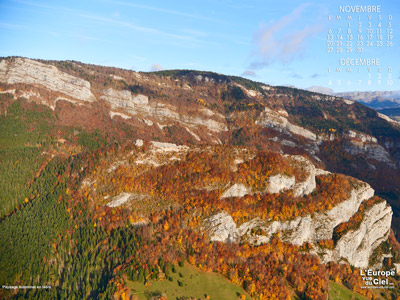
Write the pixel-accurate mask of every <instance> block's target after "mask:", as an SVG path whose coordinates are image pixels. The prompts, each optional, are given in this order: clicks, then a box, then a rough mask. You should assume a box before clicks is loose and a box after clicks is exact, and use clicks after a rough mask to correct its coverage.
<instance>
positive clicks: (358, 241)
mask: <svg viewBox="0 0 400 300" xmlns="http://www.w3.org/2000/svg"><path fill="white" fill-rule="evenodd" d="M373 195H374V190H373V189H372V188H371V187H370V186H369V185H368V184H366V183H362V182H360V186H359V187H358V188H356V189H354V190H353V191H352V192H351V196H350V197H349V199H347V200H345V201H343V202H341V203H339V204H338V205H336V206H335V207H333V208H332V209H330V210H327V211H323V212H317V213H314V214H312V215H306V216H301V217H297V218H296V219H294V220H288V221H272V220H261V219H259V218H255V219H252V220H250V221H248V222H246V223H244V224H242V225H241V226H239V227H238V226H237V225H236V223H235V222H234V220H233V218H232V217H231V216H230V215H229V214H228V213H227V212H225V211H223V212H221V213H218V214H216V215H213V216H211V217H210V218H208V219H207V220H206V221H205V225H204V228H205V230H206V231H207V232H208V234H209V236H210V238H211V240H213V241H222V242H240V241H242V240H247V241H249V242H250V243H252V244H255V245H259V244H263V243H268V242H269V241H270V239H271V238H272V236H273V235H274V234H277V233H279V234H280V238H281V239H282V240H283V241H284V242H287V243H292V244H295V245H302V244H303V243H305V242H308V243H311V244H312V245H314V247H315V248H316V249H318V251H315V253H316V254H319V255H320V257H321V259H322V260H323V261H324V262H328V261H331V260H334V261H341V260H343V259H345V260H347V261H348V262H349V263H350V264H352V265H354V266H356V267H366V266H367V265H368V260H369V257H370V255H371V254H372V252H373V250H374V249H375V248H376V247H377V246H378V245H379V244H380V243H381V242H383V241H385V240H386V239H387V237H388V234H389V230H390V225H391V219H392V210H391V207H390V206H388V205H387V204H386V201H384V200H382V202H379V203H377V204H375V205H373V206H372V207H370V208H369V209H368V210H367V211H366V212H365V216H364V218H363V221H362V223H361V225H360V227H359V228H358V229H357V230H353V231H349V232H347V233H346V234H344V235H343V236H342V237H341V238H340V239H339V240H338V241H337V244H336V247H335V248H334V249H333V250H328V249H320V248H319V246H318V245H317V242H318V241H319V240H328V239H332V237H333V232H334V229H335V227H336V226H337V225H339V224H340V223H343V222H347V221H348V220H349V219H350V218H351V217H352V216H353V215H354V214H355V213H356V212H357V211H358V209H359V207H360V204H361V203H362V202H363V201H364V200H367V199H370V198H371V197H372V196H373ZM253 229H255V231H259V230H261V231H262V232H263V234H262V235H257V234H254V231H253Z"/></svg>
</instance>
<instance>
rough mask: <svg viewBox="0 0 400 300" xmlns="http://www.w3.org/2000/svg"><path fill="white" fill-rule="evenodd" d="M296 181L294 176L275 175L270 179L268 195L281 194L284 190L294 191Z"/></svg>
mask: <svg viewBox="0 0 400 300" xmlns="http://www.w3.org/2000/svg"><path fill="white" fill-rule="evenodd" d="M295 183H296V180H295V178H294V176H286V175H282V174H278V175H274V176H271V177H270V178H269V182H268V186H267V189H266V192H267V193H271V194H272V193H280V192H281V191H283V190H288V189H292V188H293V186H294V184H295Z"/></svg>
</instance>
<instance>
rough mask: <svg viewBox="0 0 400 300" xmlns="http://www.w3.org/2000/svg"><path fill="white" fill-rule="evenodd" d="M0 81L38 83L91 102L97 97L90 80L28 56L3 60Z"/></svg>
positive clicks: (0, 64) (0, 68)
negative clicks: (91, 87)
mask: <svg viewBox="0 0 400 300" xmlns="http://www.w3.org/2000/svg"><path fill="white" fill-rule="evenodd" d="M0 81H1V82H4V83H8V84H13V83H25V84H38V85H41V86H43V87H45V88H48V89H49V90H52V91H54V92H60V93H63V94H65V95H67V96H69V97H72V98H75V99H79V100H82V101H88V102H91V101H94V100H95V99H96V98H95V96H94V95H93V93H92V91H91V89H90V83H89V82H88V81H86V80H83V79H81V78H78V77H74V76H71V75H69V74H66V73H64V72H61V71H60V70H58V69H57V68H56V67H54V66H51V65H47V64H44V63H40V62H37V61H34V60H31V59H27V58H15V59H14V60H5V59H4V60H2V61H1V62H0Z"/></svg>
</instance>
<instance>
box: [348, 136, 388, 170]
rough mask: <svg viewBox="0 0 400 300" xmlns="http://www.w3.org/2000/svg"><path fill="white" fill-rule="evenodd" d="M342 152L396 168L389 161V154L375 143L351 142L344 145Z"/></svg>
mask: <svg viewBox="0 0 400 300" xmlns="http://www.w3.org/2000/svg"><path fill="white" fill-rule="evenodd" d="M344 150H345V151H346V152H347V153H349V154H350V155H354V156H355V155H365V156H366V157H367V158H369V159H373V160H377V161H379V162H383V163H385V164H387V165H389V166H391V167H393V168H394V167H396V164H395V163H393V162H392V160H391V159H390V154H389V153H388V152H387V151H386V150H385V148H383V147H382V146H381V145H379V144H377V143H368V142H367V143H365V142H361V141H357V140H351V141H349V142H348V143H347V144H345V145H344Z"/></svg>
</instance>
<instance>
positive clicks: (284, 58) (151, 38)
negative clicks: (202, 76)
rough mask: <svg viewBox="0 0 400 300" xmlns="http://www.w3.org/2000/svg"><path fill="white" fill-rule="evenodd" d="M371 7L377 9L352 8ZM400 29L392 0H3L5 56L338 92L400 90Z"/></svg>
mask: <svg viewBox="0 0 400 300" xmlns="http://www.w3.org/2000/svg"><path fill="white" fill-rule="evenodd" d="M368 5H369V6H375V7H376V6H379V10H380V12H358V13H357V12H351V9H357V7H356V6H368ZM340 6H342V7H343V8H344V7H346V8H344V9H347V11H344V12H343V11H342V12H341V11H340ZM349 16H350V17H351V20H347V18H348V17H349ZM338 17H340V20H338V19H337V18H338ZM358 18H360V19H358ZM369 18H370V19H369ZM369 22H371V24H369ZM348 29H350V34H349V32H348V31H347V30H348ZM339 30H340V32H339ZM378 30H380V31H378ZM378 33H379V35H382V36H381V37H378ZM399 33H400V2H398V1H394V0H376V1H369V0H363V1H353V0H347V1H328V0H320V1H315V2H307V1H298V0H281V1H271V0H246V1H243V0H241V1H239V0H201V1H200V0H192V1H180V0H179V1H165V0H164V1H154V0H147V1H145V0H140V1H129V0H120V1H117V0H96V1H90V0H88V1H85V0H80V1H75V0H68V1H62V0H60V1H54V0H53V1H45V0H33V1H28V0H15V1H8V0H0V56H23V57H29V58H40V59H49V60H76V61H81V62H84V63H91V64H97V65H104V66H115V67H120V68H124V69H132V70H135V71H156V70H166V69H194V70H204V71H213V72H218V73H222V74H226V75H236V76H243V77H246V78H248V79H251V80H255V81H259V82H263V83H266V84H271V85H288V86H295V87H298V88H303V89H307V88H309V87H312V86H318V87H326V88H330V89H332V90H333V91H334V92H343V91H375V90H381V91H390V90H400V59H399V54H400V34H399ZM348 34H349V35H351V36H350V37H348V36H347V35H348ZM370 34H371V35H370ZM358 35H361V37H359V36H358ZM369 35H370V36H369ZM388 35H390V36H391V37H389V36H388ZM339 42H340V43H339ZM348 42H351V43H348ZM368 60H369V61H368ZM357 64H359V65H357ZM360 64H361V65H360ZM366 64H369V65H366ZM378 64H379V66H378ZM337 68H340V71H339V69H337ZM348 68H351V70H350V69H348Z"/></svg>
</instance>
